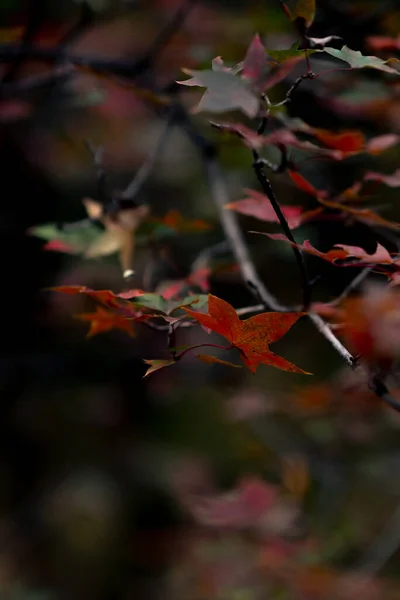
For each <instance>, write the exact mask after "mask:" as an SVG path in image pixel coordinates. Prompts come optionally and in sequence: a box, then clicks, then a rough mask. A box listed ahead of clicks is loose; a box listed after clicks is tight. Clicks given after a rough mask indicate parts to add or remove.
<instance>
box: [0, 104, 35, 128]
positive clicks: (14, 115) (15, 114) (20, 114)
mask: <svg viewBox="0 0 400 600" xmlns="http://www.w3.org/2000/svg"><path fill="white" fill-rule="evenodd" d="M31 112H32V106H31V105H30V104H28V102H24V101H23V100H0V123H10V122H12V121H19V120H20V119H26V118H27V117H29V115H30V114H31Z"/></svg>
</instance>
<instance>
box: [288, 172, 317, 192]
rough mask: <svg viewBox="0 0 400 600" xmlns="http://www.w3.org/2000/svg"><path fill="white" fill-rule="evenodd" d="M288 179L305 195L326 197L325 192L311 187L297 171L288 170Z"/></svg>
mask: <svg viewBox="0 0 400 600" xmlns="http://www.w3.org/2000/svg"><path fill="white" fill-rule="evenodd" d="M288 173H289V177H290V179H291V180H292V181H293V183H294V184H295V185H296V186H297V187H298V188H299V189H300V190H302V191H303V192H305V193H306V194H311V196H314V197H318V196H326V195H327V192H326V191H325V190H318V189H317V188H316V187H315V186H313V185H312V183H310V182H309V181H308V180H307V179H306V178H305V177H303V175H301V173H298V172H297V171H292V170H290V169H289V171H288Z"/></svg>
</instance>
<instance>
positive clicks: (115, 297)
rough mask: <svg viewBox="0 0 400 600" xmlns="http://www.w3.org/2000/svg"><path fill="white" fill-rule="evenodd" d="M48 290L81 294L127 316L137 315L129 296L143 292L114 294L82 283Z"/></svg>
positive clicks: (131, 291) (73, 294) (134, 291)
mask: <svg viewBox="0 0 400 600" xmlns="http://www.w3.org/2000/svg"><path fill="white" fill-rule="evenodd" d="M47 290H48V291H50V292H59V293H61V294H68V295H71V296H75V295H77V294H83V295H85V296H88V297H89V298H92V299H93V300H94V301H95V302H98V303H99V304H101V305H102V306H106V307H107V308H109V309H113V310H114V311H116V312H119V313H120V314H121V315H124V316H125V317H127V318H130V317H132V318H133V317H137V316H138V315H139V314H140V313H138V310H137V308H136V307H135V306H134V304H133V303H132V302H128V299H129V298H132V297H137V296H139V295H142V294H144V292H143V291H142V290H130V291H129V292H121V293H120V294H114V292H112V291H111V290H92V289H91V288H87V287H86V286H83V285H60V286H57V287H51V288H47Z"/></svg>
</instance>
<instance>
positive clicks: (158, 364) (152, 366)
mask: <svg viewBox="0 0 400 600" xmlns="http://www.w3.org/2000/svg"><path fill="white" fill-rule="evenodd" d="M143 362H144V363H146V365H149V368H148V369H147V371H146V373H145V374H144V376H143V377H147V376H148V375H150V374H151V373H154V372H155V371H159V370H160V369H163V368H164V367H170V366H172V365H174V364H175V362H176V361H175V360H173V359H166V360H144V361H143Z"/></svg>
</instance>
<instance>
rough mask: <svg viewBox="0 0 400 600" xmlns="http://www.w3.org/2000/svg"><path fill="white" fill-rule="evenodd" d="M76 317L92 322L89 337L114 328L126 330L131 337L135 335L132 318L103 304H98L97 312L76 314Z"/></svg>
mask: <svg viewBox="0 0 400 600" xmlns="http://www.w3.org/2000/svg"><path fill="white" fill-rule="evenodd" d="M75 318H76V319H80V320H81V321H89V322H90V330H89V333H88V335H87V337H88V338H90V337H93V336H94V335H97V334H98V333H103V332H106V331H111V330H112V329H120V330H121V331H125V332H126V333H127V334H128V335H130V336H131V337H134V336H135V332H134V331H133V327H132V320H129V319H127V318H126V317H124V316H122V315H119V314H117V313H115V312H114V311H111V310H107V309H104V308H102V307H101V306H97V307H96V312H94V313H85V314H82V315H76V316H75Z"/></svg>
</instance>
